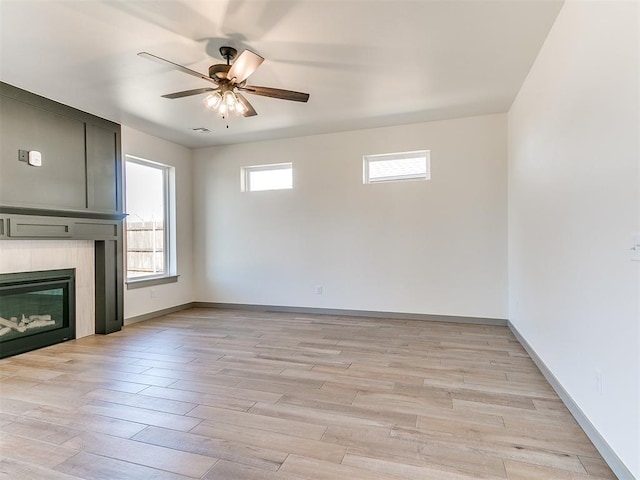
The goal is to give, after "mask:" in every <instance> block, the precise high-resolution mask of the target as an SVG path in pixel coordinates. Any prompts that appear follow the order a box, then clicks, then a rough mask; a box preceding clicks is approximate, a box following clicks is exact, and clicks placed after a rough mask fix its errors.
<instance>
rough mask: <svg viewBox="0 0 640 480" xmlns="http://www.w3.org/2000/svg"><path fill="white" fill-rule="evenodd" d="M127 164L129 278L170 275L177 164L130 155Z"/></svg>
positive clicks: (133, 279)
mask: <svg viewBox="0 0 640 480" xmlns="http://www.w3.org/2000/svg"><path fill="white" fill-rule="evenodd" d="M125 168H126V170H125V182H126V183H125V185H126V212H127V214H128V215H127V219H126V222H125V229H126V247H127V260H126V265H127V280H128V281H138V280H151V279H157V278H161V277H166V276H169V275H170V274H171V273H172V271H173V270H174V269H173V268H171V267H172V265H171V264H172V261H171V260H172V258H171V257H172V255H170V253H171V242H170V238H171V235H170V233H171V221H170V220H171V218H170V215H169V212H170V210H171V208H170V201H171V199H172V198H173V195H172V194H173V167H169V166H166V165H161V164H159V163H154V162H150V161H148V160H143V159H140V158H136V157H132V156H129V155H127V157H126V164H125Z"/></svg>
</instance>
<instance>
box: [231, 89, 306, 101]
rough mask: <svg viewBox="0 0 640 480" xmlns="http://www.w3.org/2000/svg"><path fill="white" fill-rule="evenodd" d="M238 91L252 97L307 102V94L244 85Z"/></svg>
mask: <svg viewBox="0 0 640 480" xmlns="http://www.w3.org/2000/svg"><path fill="white" fill-rule="evenodd" d="M238 88H239V89H240V90H242V91H243V92H246V93H251V94H253V95H262V96H263V97H272V98H280V99H282V100H291V101H293V102H306V101H307V100H309V94H308V93H302V92H294V91H291V90H281V89H279V88H270V87H258V86H256V85H245V86H244V87H242V88H240V87H238Z"/></svg>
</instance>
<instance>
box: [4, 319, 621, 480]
mask: <svg viewBox="0 0 640 480" xmlns="http://www.w3.org/2000/svg"><path fill="white" fill-rule="evenodd" d="M0 429H1V430H0V431H1V434H0V478H1V479H3V480H4V479H20V480H27V479H34V480H35V479H38V480H43V479H52V480H74V479H75V480H77V479H79V478H80V479H91V480H101V479H105V480H128V479H131V480H147V479H148V480H151V479H153V480H178V479H182V480H186V479H193V478H197V479H219V480H223V479H233V480H268V479H273V480H334V479H346V480H383V479H384V480H396V479H412V480H425V479H427V480H428V479H434V480H461V479H472V478H473V479H505V478H508V479H544V480H551V479H572V480H573V479H595V478H606V479H611V478H615V476H614V475H613V474H612V473H611V471H610V470H609V468H608V467H607V466H606V464H605V463H604V462H603V460H602V458H601V457H600V455H599V454H598V452H597V451H596V450H595V448H594V447H593V445H592V444H591V442H590V441H589V439H588V438H587V437H586V435H585V434H584V432H583V431H582V430H581V429H580V427H579V426H578V424H577V423H576V422H575V420H574V419H573V418H572V417H571V415H570V414H569V412H568V411H567V409H566V408H565V407H564V406H563V404H562V403H561V402H560V400H559V399H558V397H557V395H556V394H555V393H554V391H553V390H552V389H551V387H550V386H549V384H548V383H547V382H546V381H545V379H544V377H543V376H542V374H541V373H540V372H539V370H538V369H537V368H536V366H535V365H534V363H533V362H532V360H531V359H530V358H529V356H528V355H527V353H526V352H525V350H524V349H523V348H522V346H521V345H520V344H519V343H518V342H517V340H516V339H515V338H514V336H513V335H512V334H511V333H510V331H509V330H508V329H507V328H506V327H497V326H483V325H470V324H450V323H435V322H426V321H405V320H385V319H368V318H356V317H337V316H323V315H306V314H305V315H302V314H288V313H259V312H250V311H238V310H217V309H190V310H184V311H181V312H179V313H176V314H173V315H168V316H165V317H162V318H158V319H154V320H149V321H146V322H141V323H137V324H134V325H130V326H127V327H125V328H124V330H123V331H121V332H118V333H115V334H112V335H106V336H100V335H96V336H90V337H86V338H82V339H80V340H74V341H70V342H67V343H64V344H60V345H55V346H52V347H48V348H45V349H41V350H38V351H35V352H30V353H27V354H23V355H18V356H15V357H12V358H8V359H4V360H0Z"/></svg>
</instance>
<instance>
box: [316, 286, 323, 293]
mask: <svg viewBox="0 0 640 480" xmlns="http://www.w3.org/2000/svg"><path fill="white" fill-rule="evenodd" d="M316 295H322V285H318V286H317V287H316Z"/></svg>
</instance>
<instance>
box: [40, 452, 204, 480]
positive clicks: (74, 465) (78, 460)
mask: <svg viewBox="0 0 640 480" xmlns="http://www.w3.org/2000/svg"><path fill="white" fill-rule="evenodd" d="M54 470H55V471H56V472H61V473H65V474H69V475H74V476H75V477H74V478H85V479H91V480H114V479H117V480H192V479H193V477H187V476H185V475H178V474H175V473H171V472H163V471H161V470H157V469H155V468H150V467H145V466H143V465H136V464H135V463H131V462H124V461H122V460H116V459H115V458H109V457H104V456H102V455H94V454H92V453H87V452H80V453H78V454H77V455H74V456H73V457H71V458H69V459H67V460H65V461H64V462H62V463H60V464H59V465H57V466H56V467H54ZM41 478H48V477H41Z"/></svg>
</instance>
